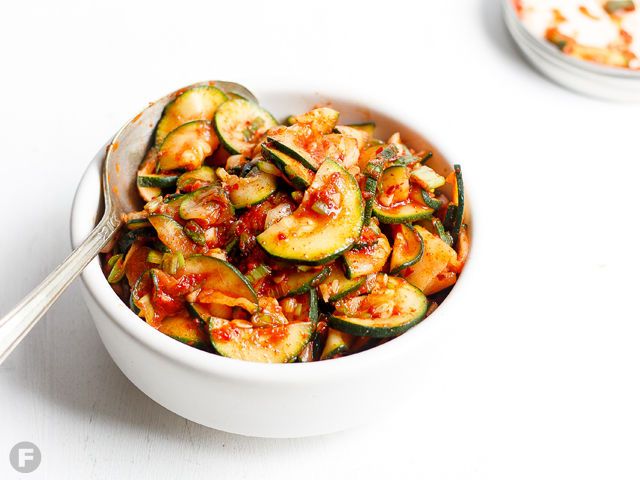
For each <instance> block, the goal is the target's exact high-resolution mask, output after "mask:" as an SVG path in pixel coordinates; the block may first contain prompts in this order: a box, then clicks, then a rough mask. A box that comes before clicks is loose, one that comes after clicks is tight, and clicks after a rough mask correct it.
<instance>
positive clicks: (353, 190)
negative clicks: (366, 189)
mask: <svg viewBox="0 0 640 480" xmlns="http://www.w3.org/2000/svg"><path fill="white" fill-rule="evenodd" d="M320 203H322V204H323V205H324V206H325V207H326V208H327V209H328V210H326V212H328V214H325V213H322V214H320V213H317V210H316V208H315V207H318V205H319V204H320ZM363 213H364V206H363V203H362V195H361V194H360V189H359V188H358V183H357V182H356V180H355V179H354V178H353V176H352V175H351V174H350V173H348V172H347V171H346V170H345V169H344V168H342V167H341V166H340V165H338V164H337V163H336V162H334V161H332V160H327V161H326V162H324V163H323V164H322V166H321V167H320V169H319V170H318V172H317V173H316V176H315V178H314V180H313V183H312V184H311V186H310V187H309V188H308V189H307V191H306V193H305V196H304V199H303V201H302V203H301V204H300V206H299V207H298V209H297V210H296V211H295V212H294V213H293V214H292V215H289V216H287V217H284V218H283V219H282V220H280V221H279V222H277V223H276V224H274V225H272V226H270V227H269V228H268V229H266V230H265V231H264V232H262V233H261V234H260V235H258V237H257V241H258V243H259V244H260V245H261V246H262V248H264V249H265V250H266V251H267V253H269V254H270V255H272V256H273V257H276V258H280V259H282V260H290V261H294V262H298V263H302V264H307V265H322V264H325V263H328V262H330V261H331V260H333V259H335V258H336V257H338V256H339V255H341V254H342V253H343V252H345V251H346V250H348V249H349V248H350V247H351V246H352V245H353V243H354V242H355V241H356V240H357V239H358V238H359V237H360V232H361V230H362V224H363V220H364V219H363Z"/></svg>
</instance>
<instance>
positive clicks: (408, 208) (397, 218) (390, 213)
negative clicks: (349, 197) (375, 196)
mask: <svg viewBox="0 0 640 480" xmlns="http://www.w3.org/2000/svg"><path fill="white" fill-rule="evenodd" d="M373 213H374V214H375V216H376V217H378V220H380V222H382V223H410V222H415V221H417V220H422V219H424V218H430V217H431V215H433V209H432V208H429V207H427V206H425V205H419V204H417V203H414V202H410V203H403V204H400V205H391V206H390V207H385V206H384V205H380V204H379V203H378V202H377V201H375V200H374V202H373Z"/></svg>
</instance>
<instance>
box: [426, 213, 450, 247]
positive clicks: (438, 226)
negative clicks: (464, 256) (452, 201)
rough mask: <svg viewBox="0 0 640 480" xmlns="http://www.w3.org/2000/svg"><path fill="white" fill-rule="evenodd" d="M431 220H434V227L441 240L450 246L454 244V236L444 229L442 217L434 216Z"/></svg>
mask: <svg viewBox="0 0 640 480" xmlns="http://www.w3.org/2000/svg"><path fill="white" fill-rule="evenodd" d="M431 222H432V225H433V228H434V229H435V231H436V232H437V233H438V236H439V237H440V240H442V241H443V242H444V243H446V244H447V245H449V246H451V245H453V237H452V236H451V234H450V233H449V232H447V231H446V230H445V229H444V226H443V225H442V222H441V221H440V219H439V218H432V219H431Z"/></svg>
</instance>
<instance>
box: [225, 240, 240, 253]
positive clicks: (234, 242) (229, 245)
mask: <svg viewBox="0 0 640 480" xmlns="http://www.w3.org/2000/svg"><path fill="white" fill-rule="evenodd" d="M237 244H238V237H233V238H232V239H231V240H229V241H228V242H227V244H226V245H225V246H224V251H225V252H226V253H231V251H232V250H233V249H234V248H235V246H236V245H237Z"/></svg>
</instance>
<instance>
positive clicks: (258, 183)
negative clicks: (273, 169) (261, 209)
mask: <svg viewBox="0 0 640 480" xmlns="http://www.w3.org/2000/svg"><path fill="white" fill-rule="evenodd" d="M276 180H277V179H276V177H275V176H274V175H270V174H268V173H264V172H263V171H262V170H260V169H259V168H254V169H253V170H252V171H251V173H249V175H247V176H246V177H241V178H239V180H238V182H237V183H236V184H235V185H234V186H233V187H232V188H231V191H230V192H229V198H230V199H231V204H232V205H233V206H234V207H235V208H244V207H249V206H251V205H257V204H258V203H260V202H262V201H264V200H266V199H267V198H268V197H269V196H271V194H272V193H273V192H275V191H276V190H277V188H278V185H277V181H276Z"/></svg>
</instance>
